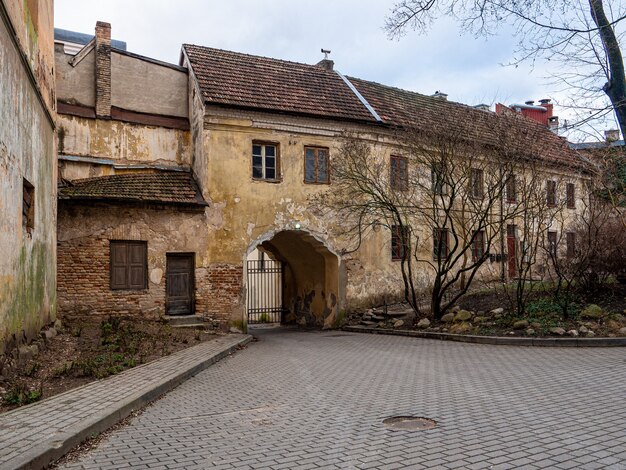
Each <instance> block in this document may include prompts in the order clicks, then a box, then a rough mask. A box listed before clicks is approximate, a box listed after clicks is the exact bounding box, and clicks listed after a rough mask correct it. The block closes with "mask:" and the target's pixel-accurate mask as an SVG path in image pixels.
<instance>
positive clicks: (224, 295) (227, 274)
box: [196, 264, 243, 321]
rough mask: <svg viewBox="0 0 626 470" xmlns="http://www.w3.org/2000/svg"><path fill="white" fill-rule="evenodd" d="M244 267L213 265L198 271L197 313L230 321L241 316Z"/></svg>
mask: <svg viewBox="0 0 626 470" xmlns="http://www.w3.org/2000/svg"><path fill="white" fill-rule="evenodd" d="M242 278H243V266H241V265H240V266H237V265H231V264H213V265H210V266H209V267H208V268H204V269H197V270H196V311H197V312H198V314H200V315H203V316H207V317H210V318H215V319H219V320H221V321H228V320H229V319H231V318H232V319H236V318H238V317H240V316H241V311H242V310H241V309H242V301H241V287H242Z"/></svg>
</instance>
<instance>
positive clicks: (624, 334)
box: [619, 326, 626, 336]
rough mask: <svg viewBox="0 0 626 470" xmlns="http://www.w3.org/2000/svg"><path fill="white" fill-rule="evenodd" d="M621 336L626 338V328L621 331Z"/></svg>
mask: <svg viewBox="0 0 626 470" xmlns="http://www.w3.org/2000/svg"><path fill="white" fill-rule="evenodd" d="M619 334H620V336H626V326H625V327H623V328H620V329H619Z"/></svg>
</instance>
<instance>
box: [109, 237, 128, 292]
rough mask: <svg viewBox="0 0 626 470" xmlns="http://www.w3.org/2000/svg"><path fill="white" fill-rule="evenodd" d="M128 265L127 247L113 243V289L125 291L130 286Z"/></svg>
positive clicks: (123, 244)
mask: <svg viewBox="0 0 626 470" xmlns="http://www.w3.org/2000/svg"><path fill="white" fill-rule="evenodd" d="M127 264H128V250H127V245H126V244H125V243H115V242H111V289H125V288H126V286H127V285H128V277H127V270H126V266H127Z"/></svg>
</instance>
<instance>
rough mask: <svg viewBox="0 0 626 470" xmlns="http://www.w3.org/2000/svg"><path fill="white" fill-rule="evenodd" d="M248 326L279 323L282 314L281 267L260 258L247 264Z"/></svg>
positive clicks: (279, 264)
mask: <svg viewBox="0 0 626 470" xmlns="http://www.w3.org/2000/svg"><path fill="white" fill-rule="evenodd" d="M247 268H248V269H247V273H248V274H247V276H248V277H247V281H248V282H247V292H248V293H247V303H246V306H247V309H248V324H249V325H253V324H259V323H280V321H281V317H282V312H283V265H282V263H281V262H280V261H276V260H273V259H268V258H265V257H262V258H261V259H259V260H249V261H248V264H247Z"/></svg>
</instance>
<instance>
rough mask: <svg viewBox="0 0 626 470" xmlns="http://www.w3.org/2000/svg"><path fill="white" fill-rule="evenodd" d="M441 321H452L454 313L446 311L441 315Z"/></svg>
mask: <svg viewBox="0 0 626 470" xmlns="http://www.w3.org/2000/svg"><path fill="white" fill-rule="evenodd" d="M441 321H442V322H444V323H452V322H453V321H454V313H446V314H445V315H444V316H443V317H441Z"/></svg>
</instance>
